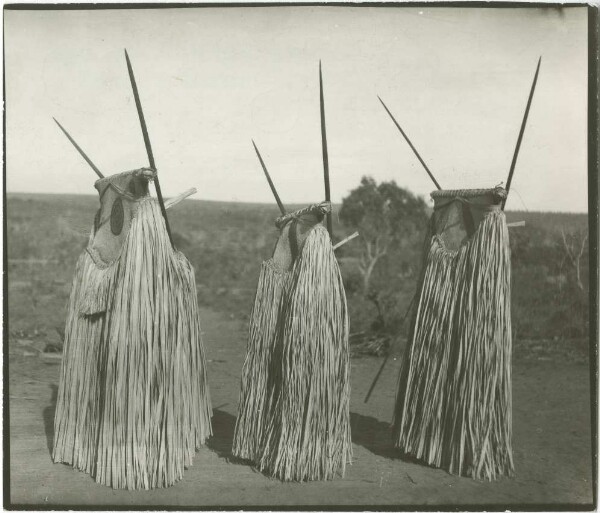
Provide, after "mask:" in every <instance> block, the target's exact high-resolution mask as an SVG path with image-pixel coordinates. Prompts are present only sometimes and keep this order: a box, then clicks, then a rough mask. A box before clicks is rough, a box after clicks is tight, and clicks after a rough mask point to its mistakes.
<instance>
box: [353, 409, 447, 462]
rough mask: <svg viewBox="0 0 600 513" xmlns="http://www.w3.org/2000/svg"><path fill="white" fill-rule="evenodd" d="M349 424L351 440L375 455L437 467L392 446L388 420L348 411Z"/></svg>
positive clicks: (390, 428)
mask: <svg viewBox="0 0 600 513" xmlns="http://www.w3.org/2000/svg"><path fill="white" fill-rule="evenodd" d="M350 426H351V428H352V442H353V443H355V444H356V445H361V446H363V447H364V448H365V449H367V450H368V451H370V452H372V453H373V454H376V455H377V456H383V457H384V458H388V459H395V460H401V461H404V462H406V463H413V464H415V465H420V466H422V467H429V468H433V469H435V468H437V467H435V466H434V465H430V464H428V463H427V462H425V461H423V460H420V459H418V458H415V457H414V456H412V455H410V454H406V453H405V452H403V451H401V450H400V449H398V448H396V447H394V441H393V439H392V427H391V425H390V424H389V423H388V422H381V421H380V420H377V419H376V418H374V417H367V416H365V415H360V414H358V413H350Z"/></svg>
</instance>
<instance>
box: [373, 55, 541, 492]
mask: <svg viewBox="0 0 600 513" xmlns="http://www.w3.org/2000/svg"><path fill="white" fill-rule="evenodd" d="M540 64H541V57H540V59H539V61H538V65H537V68H536V71H535V75H534V78H533V84H532V86H531V90H530V93H529V98H528V100H527V107H526V108H525V114H524V116H523V121H522V123H521V129H520V132H519V137H518V139H517V145H516V148H515V152H514V154H513V160H512V163H511V167H510V171H509V174H508V180H507V183H506V189H504V188H502V187H496V188H494V189H475V190H442V189H441V187H440V185H439V184H438V182H437V181H436V179H435V178H434V176H433V174H432V173H431V171H430V170H429V168H428V167H427V165H426V164H425V162H424V161H423V159H422V158H421V156H420V155H419V153H418V152H417V150H416V149H415V147H414V146H413V144H412V143H411V142H410V140H409V139H408V136H407V135H406V133H405V132H404V131H403V130H402V128H401V127H400V125H399V124H398V122H397V121H396V120H395V118H394V116H393V115H392V113H391V112H390V111H389V109H388V108H387V106H386V105H385V104H384V103H383V101H382V100H381V99H380V101H381V103H382V105H383V107H384V108H385V110H386V111H387V113H388V114H389V115H390V117H391V118H392V120H393V121H394V124H395V125H396V126H397V128H398V129H399V131H400V132H401V133H402V135H403V137H404V138H405V139H406V141H407V143H408V144H409V146H410V147H411V149H412V150H413V152H414V153H415V155H416V156H417V158H418V159H419V161H420V162H421V164H422V165H423V167H424V168H425V170H426V171H427V173H428V174H429V176H430V178H431V179H432V180H433V182H434V184H435V185H436V187H437V188H438V190H437V191H435V192H433V193H432V194H431V197H432V198H433V200H434V213H433V216H432V218H431V223H430V227H429V234H428V236H427V239H426V246H425V249H424V255H423V260H424V262H423V269H422V272H421V276H420V280H419V284H418V288H417V292H416V295H415V300H416V301H415V308H414V313H413V319H412V325H411V329H410V336H409V341H408V345H407V348H406V350H405V354H404V357H403V360H402V367H401V371H400V379H399V386H398V394H397V397H396V406H395V410H394V420H393V437H394V442H395V445H396V446H397V447H398V448H400V449H401V450H402V451H404V452H405V453H408V454H410V455H412V456H414V457H416V458H419V459H422V460H424V461H425V462H427V463H429V464H430V465H435V466H437V467H441V468H444V469H446V470H447V471H449V472H451V473H454V474H458V475H464V476H470V477H473V478H475V479H489V480H491V479H495V478H498V477H500V476H510V475H512V474H513V473H514V464H513V457H512V447H511V439H512V395H511V394H512V392H511V386H512V384H511V365H512V362H511V348H512V337H511V313H510V286H511V281H510V246H509V237H508V228H507V224H506V218H505V215H504V206H505V203H506V199H507V196H508V191H509V189H510V184H511V180H512V177H513V172H514V170H515V165H516V162H517V156H518V153H519V148H520V145H521V141H522V138H523V133H524V131H525V126H526V123H527V116H528V114H529V109H530V107H531V100H532V98H533V93H534V91H535V86H536V83H537V78H538V73H539V70H540Z"/></svg>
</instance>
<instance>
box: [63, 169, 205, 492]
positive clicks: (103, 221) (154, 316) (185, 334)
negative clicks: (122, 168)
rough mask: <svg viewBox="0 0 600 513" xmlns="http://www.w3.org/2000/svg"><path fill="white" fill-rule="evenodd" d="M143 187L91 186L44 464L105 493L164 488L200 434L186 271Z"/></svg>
mask: <svg viewBox="0 0 600 513" xmlns="http://www.w3.org/2000/svg"><path fill="white" fill-rule="evenodd" d="M153 177H154V173H153V171H151V170H137V171H129V172H126V173H120V174H117V175H113V176H109V177H106V178H102V179H100V180H98V181H97V182H96V184H95V186H96V189H97V190H98V193H99V195H100V208H99V209H98V212H97V214H96V218H95V221H94V228H93V231H92V233H91V235H90V239H89V243H88V246H87V248H86V249H85V251H84V252H83V253H82V255H81V256H80V257H79V260H78V262H77V268H76V272H75V277H74V279H73V285H72V290H71V295H70V299H69V305H68V314H67V322H66V328H65V342H64V349H63V363H62V368H61V375H60V384H59V391H58V400H57V404H56V413H55V429H54V450H53V459H54V461H55V462H64V463H68V464H70V465H73V466H74V467H75V468H77V469H79V470H83V471H85V472H88V473H89V474H91V475H92V476H93V477H94V478H95V480H96V481H97V482H99V483H102V484H105V485H108V486H111V487H113V488H126V489H137V488H146V489H148V488H157V487H165V486H170V485H172V484H173V483H175V482H176V481H177V480H179V479H181V478H182V476H183V472H184V468H185V467H187V466H190V465H191V464H192V458H193V456H194V453H195V451H196V450H197V449H198V448H199V447H200V446H201V445H202V444H203V443H204V441H205V439H206V438H207V437H208V436H209V435H210V434H211V424H210V418H211V407H210V398H209V393H208V387H207V383H206V371H205V358H204V349H203V346H202V340H201V331H200V323H199V315H198V305H197V298H196V284H195V278H194V270H193V269H192V267H191V265H190V263H189V262H188V261H187V259H186V258H185V257H184V255H183V254H182V253H180V252H179V251H177V250H175V249H174V248H173V246H172V245H171V243H170V242H169V238H168V235H167V231H166V228H165V221H164V218H163V216H162V215H161V211H160V209H159V205H158V202H157V201H156V200H155V199H153V198H151V197H150V196H149V195H148V180H149V179H152V178H153Z"/></svg>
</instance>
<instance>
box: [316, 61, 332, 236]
mask: <svg viewBox="0 0 600 513" xmlns="http://www.w3.org/2000/svg"><path fill="white" fill-rule="evenodd" d="M319 93H320V103H321V144H322V147H323V172H324V175H325V201H331V192H330V190H329V157H328V155H327V132H326V130H325V101H324V100H323V74H322V73H321V61H319ZM327 231H328V232H329V237H332V236H333V223H332V220H331V210H330V211H329V212H328V213H327Z"/></svg>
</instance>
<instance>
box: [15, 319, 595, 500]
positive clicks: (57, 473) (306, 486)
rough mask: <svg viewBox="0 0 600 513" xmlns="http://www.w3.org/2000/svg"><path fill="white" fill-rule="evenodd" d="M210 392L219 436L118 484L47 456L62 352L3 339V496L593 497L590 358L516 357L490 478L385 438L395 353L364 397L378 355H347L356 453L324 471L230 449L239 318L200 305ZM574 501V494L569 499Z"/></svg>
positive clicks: (241, 331)
mask: <svg viewBox="0 0 600 513" xmlns="http://www.w3.org/2000/svg"><path fill="white" fill-rule="evenodd" d="M202 320H203V329H204V332H205V344H206V348H207V357H208V360H209V362H208V372H209V381H210V387H211V394H212V398H213V407H214V417H213V428H214V433H215V434H214V436H213V437H212V438H211V439H210V440H209V442H208V444H207V445H206V447H204V448H202V449H201V450H200V451H199V452H198V453H197V455H196V458H195V460H194V465H193V467H191V468H189V469H188V470H187V471H186V473H185V477H184V479H183V480H182V481H180V482H178V483H177V484H176V485H175V486H173V487H171V488H168V489H158V490H151V491H121V490H119V491H117V490H112V489H110V488H107V487H105V486H102V485H99V484H96V483H95V482H94V480H93V479H92V478H91V477H90V476H89V475H87V474H84V473H82V472H78V471H76V470H73V469H72V468H71V467H69V466H66V465H63V464H53V463H52V460H51V458H50V451H51V446H52V437H53V419H54V408H55V401H56V392H57V385H58V374H59V368H60V359H58V358H55V359H49V358H43V357H41V356H39V355H38V354H37V353H35V352H29V353H28V352H27V351H24V350H23V348H20V349H19V348H17V349H15V348H12V347H11V349H10V353H11V354H10V356H9V363H10V372H9V377H10V381H9V383H10V390H9V394H10V437H11V438H10V466H9V468H10V498H9V497H8V496H7V495H6V493H5V497H4V498H5V504H8V503H7V502H6V501H8V500H10V503H12V504H13V505H26V504H27V505H41V506H46V507H51V506H52V505H64V506H69V507H75V506H77V505H88V506H89V505H97V506H99V507H104V508H106V507H109V508H110V507H111V506H115V505H121V506H128V505H130V506H140V505H142V506H149V507H159V506H163V505H164V506H175V507H177V506H181V507H186V506H187V507H189V506H198V507H218V506H229V507H231V506H264V507H268V506H274V507H277V506H288V507H289V506H311V505H313V506H315V507H318V506H332V505H333V506H336V505H337V506H342V507H343V506H348V507H351V506H352V505H354V506H361V505H365V506H366V505H382V506H383V505H388V506H390V505H391V506H398V507H401V508H403V509H406V508H410V507H412V506H417V507H418V506H421V507H423V506H425V507H427V506H429V507H436V506H437V507H440V509H441V508H443V507H444V506H445V507H451V506H452V505H463V506H487V508H488V509H489V508H492V507H507V508H508V507H511V506H512V508H513V509H515V508H516V507H518V506H519V505H521V506H526V505H529V507H531V506H532V505H537V506H538V507H540V508H543V507H544V505H547V506H546V507H548V506H550V505H559V504H560V505H567V506H568V505H571V506H572V507H578V508H581V507H582V506H583V505H590V508H591V504H592V500H593V499H592V497H593V496H592V481H591V479H592V474H591V469H592V459H591V427H590V397H589V389H590V384H589V372H588V367H587V365H585V364H581V363H565V362H563V361H538V360H533V359H532V360H523V361H516V362H515V363H514V368H513V376H514V378H513V390H514V411H513V418H514V435H513V436H514V442H513V443H514V459H515V465H516V472H517V475H516V477H515V478H512V479H501V480H499V481H496V482H478V481H474V480H471V479H468V478H459V477H455V476H452V475H449V474H447V473H446V472H444V471H442V470H438V469H434V468H429V467H427V466H424V465H422V464H419V463H414V462H408V461H403V460H401V459H399V458H398V455H397V454H396V453H395V452H394V451H393V449H392V448H391V444H390V428H389V422H390V420H391V414H392V406H393V402H394V394H395V389H396V378H397V373H398V367H399V362H398V361H390V363H389V365H388V367H387V368H386V369H385V371H384V372H383V374H382V377H381V380H380V382H379V384H378V386H377V388H376V389H375V392H374V393H373V396H372V397H371V399H370V401H369V403H368V404H364V402H363V399H364V397H365V394H366V392H367V390H368V388H369V385H370V383H371V380H372V379H373V376H374V375H375V373H376V372H377V369H378V368H379V365H380V363H381V359H380V358H363V359H355V360H353V362H352V387H353V388H352V405H351V411H352V414H351V415H352V438H353V442H354V461H353V464H352V465H351V466H348V467H347V470H346V475H345V477H344V478H343V479H342V478H339V479H336V480H334V481H329V482H316V483H281V482H279V481H275V480H273V479H269V478H267V477H265V476H263V475H262V474H260V473H258V472H256V471H254V470H253V469H252V467H250V466H247V465H244V464H240V463H238V462H234V461H231V459H230V451H231V441H232V436H233V428H234V423H235V415H236V409H237V400H238V393H239V377H240V374H241V368H242V363H243V359H244V355H245V343H246V342H245V326H244V325H243V323H241V322H239V321H237V320H235V321H234V320H230V319H229V318H228V317H226V316H224V315H223V314H218V313H214V312H211V311H204V312H202ZM576 505H579V506H576Z"/></svg>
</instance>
